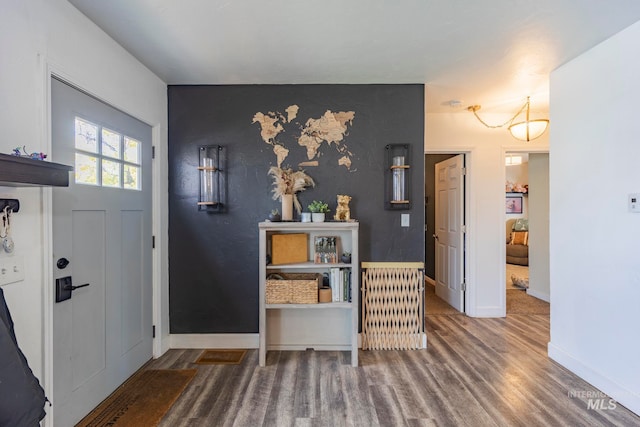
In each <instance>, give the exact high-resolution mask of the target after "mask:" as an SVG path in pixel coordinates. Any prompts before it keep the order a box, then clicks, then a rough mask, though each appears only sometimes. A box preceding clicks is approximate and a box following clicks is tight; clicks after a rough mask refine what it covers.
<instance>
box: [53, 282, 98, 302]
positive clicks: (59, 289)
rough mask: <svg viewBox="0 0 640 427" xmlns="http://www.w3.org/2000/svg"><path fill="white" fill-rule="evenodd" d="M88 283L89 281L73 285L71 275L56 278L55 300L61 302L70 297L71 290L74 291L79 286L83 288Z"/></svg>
mask: <svg viewBox="0 0 640 427" xmlns="http://www.w3.org/2000/svg"><path fill="white" fill-rule="evenodd" d="M89 285H90V283H85V284H84V285H79V286H73V283H72V281H71V276H67V277H61V278H59V279H56V302H62V301H66V300H68V299H71V292H72V291H75V290H76V289H79V288H84V287H86V286H89Z"/></svg>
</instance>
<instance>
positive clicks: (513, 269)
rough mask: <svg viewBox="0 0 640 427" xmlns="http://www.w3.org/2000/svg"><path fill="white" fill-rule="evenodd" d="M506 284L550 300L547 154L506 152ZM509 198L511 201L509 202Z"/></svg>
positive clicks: (507, 286) (541, 298)
mask: <svg viewBox="0 0 640 427" xmlns="http://www.w3.org/2000/svg"><path fill="white" fill-rule="evenodd" d="M505 196H506V198H505V242H506V246H505V247H506V249H505V254H506V257H505V258H506V259H505V261H506V262H505V288H506V290H507V299H506V300H507V314H509V304H508V302H509V298H508V296H509V295H510V292H517V291H520V292H525V293H526V294H527V295H529V296H532V297H535V298H538V299H540V300H542V301H546V302H547V303H548V302H550V288H549V154H548V153H547V152H525V151H513V152H511V151H508V152H506V153H505ZM510 202H511V203H510Z"/></svg>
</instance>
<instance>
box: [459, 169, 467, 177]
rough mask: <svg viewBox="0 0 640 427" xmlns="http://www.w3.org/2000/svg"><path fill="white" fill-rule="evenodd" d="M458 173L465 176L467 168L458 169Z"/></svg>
mask: <svg viewBox="0 0 640 427" xmlns="http://www.w3.org/2000/svg"><path fill="white" fill-rule="evenodd" d="M460 173H461V174H462V176H465V175H466V174H467V168H462V169H460Z"/></svg>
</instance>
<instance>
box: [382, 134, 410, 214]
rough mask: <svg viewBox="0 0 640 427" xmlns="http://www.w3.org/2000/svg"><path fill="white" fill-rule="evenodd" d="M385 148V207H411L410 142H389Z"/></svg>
mask: <svg viewBox="0 0 640 427" xmlns="http://www.w3.org/2000/svg"><path fill="white" fill-rule="evenodd" d="M385 148H386V150H387V155H386V166H387V168H386V171H385V198H384V200H385V209H388V210H406V209H411V200H410V198H409V194H411V186H410V177H411V174H410V173H409V168H410V166H409V144H389V145H387V146H386V147H385Z"/></svg>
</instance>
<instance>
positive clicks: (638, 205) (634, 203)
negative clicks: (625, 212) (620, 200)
mask: <svg viewBox="0 0 640 427" xmlns="http://www.w3.org/2000/svg"><path fill="white" fill-rule="evenodd" d="M629 212H633V213H640V193H630V194H629Z"/></svg>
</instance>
